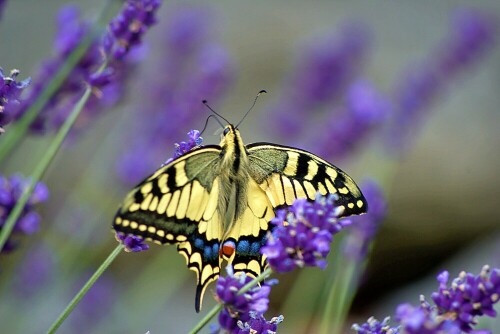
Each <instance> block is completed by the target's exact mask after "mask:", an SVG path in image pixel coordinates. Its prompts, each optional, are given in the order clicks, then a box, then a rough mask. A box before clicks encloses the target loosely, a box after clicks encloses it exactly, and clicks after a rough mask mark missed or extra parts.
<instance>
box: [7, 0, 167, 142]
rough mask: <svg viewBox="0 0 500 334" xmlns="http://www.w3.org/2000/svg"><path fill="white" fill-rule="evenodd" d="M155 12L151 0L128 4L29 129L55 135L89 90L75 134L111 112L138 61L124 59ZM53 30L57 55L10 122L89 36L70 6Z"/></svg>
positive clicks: (47, 63) (84, 23)
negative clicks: (89, 88) (104, 66)
mask: <svg viewBox="0 0 500 334" xmlns="http://www.w3.org/2000/svg"><path fill="white" fill-rule="evenodd" d="M158 6H159V3H157V1H153V0H129V1H127V2H126V3H125V5H124V10H123V11H122V12H120V14H119V15H118V16H117V18H115V19H114V20H113V21H112V22H111V24H110V30H109V32H108V33H107V34H106V35H105V37H104V38H96V39H95V40H94V41H92V43H91V45H90V46H89V48H88V50H87V51H86V53H85V54H84V56H83V57H82V58H81V59H80V61H79V62H78V63H77V64H76V66H75V67H74V68H73V69H72V70H71V73H70V74H69V75H68V77H67V78H66V79H65V81H64V82H63V83H62V85H61V86H60V87H59V89H58V90H57V92H56V93H55V94H54V95H53V96H52V97H51V98H50V100H49V101H48V102H47V103H46V105H45V106H44V108H43V109H42V111H41V112H40V114H39V115H38V117H37V119H36V120H35V121H34V122H33V124H32V125H31V127H30V129H31V130H32V131H33V132H36V133H44V132H47V131H51V130H56V129H58V128H59V127H60V126H61V125H62V124H63V123H64V121H65V120H66V118H67V117H68V115H69V113H70V112H71V110H72V109H73V107H74V105H75V103H76V102H77V101H78V100H79V98H80V97H81V95H82V93H83V91H84V90H85V89H86V88H87V86H88V85H91V86H92V87H93V88H94V91H93V92H94V94H93V95H92V96H91V98H90V99H89V101H88V102H87V104H86V105H85V108H84V110H83V111H82V115H81V116H80V117H79V119H78V120H77V122H76V123H75V126H74V128H75V129H76V130H74V131H77V130H79V129H80V130H81V129H84V128H85V127H86V126H87V124H88V122H89V121H90V120H92V119H94V118H95V116H96V115H98V114H100V112H101V111H102V109H105V108H110V107H112V106H114V105H115V104H116V103H117V102H118V101H119V100H120V99H121V97H122V96H123V92H124V90H125V87H126V78H127V76H129V75H131V71H132V70H133V68H134V65H135V63H136V62H137V60H138V59H137V58H134V57H133V56H128V57H125V56H126V55H130V51H131V49H132V48H134V47H136V46H138V45H139V43H140V40H141V37H142V35H143V34H144V33H145V32H146V31H147V29H148V28H149V26H150V25H152V24H153V23H154V22H155V19H154V14H155V12H156V9H157V8H158ZM57 26H58V32H57V35H56V38H55V42H54V53H55V54H54V56H53V57H52V58H50V59H49V60H47V61H45V62H44V63H43V64H42V66H41V68H40V70H39V73H38V75H37V77H36V80H35V82H36V84H35V85H34V86H33V87H32V89H31V90H30V91H29V95H28V97H27V99H26V100H25V101H24V103H22V105H21V107H20V108H19V109H18V110H17V113H16V114H15V115H14V119H19V118H20V117H21V116H22V115H23V114H24V113H25V112H26V111H27V109H28V108H29V107H30V106H31V105H32V104H33V102H34V101H35V100H36V99H38V97H39V96H40V94H41V92H42V91H43V90H44V88H45V86H46V85H47V82H48V81H49V80H50V79H51V78H52V77H53V76H54V75H55V74H56V73H57V72H58V71H59V70H60V68H61V67H62V66H63V64H64V63H65V62H66V59H67V57H68V55H69V54H71V53H72V52H74V51H75V50H76V49H77V48H79V47H80V46H81V45H82V43H83V41H84V40H85V39H86V38H88V36H89V34H91V33H92V32H91V24H90V22H87V21H85V20H83V19H82V18H81V15H80V11H79V9H78V8H77V7H76V6H71V5H70V6H65V7H63V8H62V9H61V10H60V12H59V14H58V18H57ZM103 50H104V52H103ZM106 52H107V53H106ZM106 55H107V56H108V59H107V63H106V64H107V67H106V69H105V70H104V71H102V72H97V71H98V69H99V68H100V67H101V65H103V63H104V62H105V58H104V56H106Z"/></svg>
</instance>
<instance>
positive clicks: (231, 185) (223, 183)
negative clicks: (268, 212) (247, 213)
mask: <svg viewBox="0 0 500 334" xmlns="http://www.w3.org/2000/svg"><path fill="white" fill-rule="evenodd" d="M220 147H221V149H222V150H221V153H220V154H221V163H220V166H219V168H218V174H219V179H218V180H219V187H221V189H223V190H222V191H221V193H220V194H221V195H222V196H220V198H219V203H218V212H219V215H220V216H221V217H220V218H221V220H222V221H223V228H224V231H225V232H228V231H229V230H230V227H231V226H232V224H233V223H234V222H235V221H236V220H237V218H238V217H240V216H241V214H242V213H243V210H244V208H245V203H246V202H247V184H248V180H249V178H250V176H249V174H248V168H247V166H248V164H249V161H248V155H247V153H246V148H245V145H244V144H243V140H242V139H241V136H240V133H239V131H238V130H237V129H235V128H234V126H233V125H232V124H229V125H227V126H226V127H225V128H224V134H223V136H222V139H221V142H220Z"/></svg>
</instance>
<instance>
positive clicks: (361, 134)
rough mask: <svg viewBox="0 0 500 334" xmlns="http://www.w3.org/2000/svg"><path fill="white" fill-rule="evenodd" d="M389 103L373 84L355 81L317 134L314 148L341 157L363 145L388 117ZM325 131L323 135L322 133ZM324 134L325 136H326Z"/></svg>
mask: <svg viewBox="0 0 500 334" xmlns="http://www.w3.org/2000/svg"><path fill="white" fill-rule="evenodd" d="M391 109H392V107H391V103H390V102H389V100H388V98H387V97H386V96H384V95H383V94H382V93H380V92H379V91H378V90H377V89H376V88H375V86H374V85H373V84H372V83H370V82H368V81H366V80H358V81H356V82H354V83H353V84H351V85H350V86H349V87H348V89H347V92H346V96H345V101H344V105H343V106H342V107H340V108H339V110H337V111H334V112H333V113H332V115H331V116H330V117H329V121H328V122H327V124H326V126H325V127H324V130H323V131H319V132H318V133H319V134H320V136H319V137H318V138H317V139H315V140H313V142H314V143H317V144H316V145H318V143H319V147H317V148H316V151H318V152H320V153H321V156H326V157H335V158H336V159H341V158H344V157H345V156H347V155H348V154H351V153H353V151H354V150H356V149H357V148H358V147H359V146H361V145H363V144H366V142H367V141H368V139H369V136H370V135H371V134H372V133H373V132H374V130H376V129H377V128H378V127H379V126H380V125H381V124H383V122H384V121H385V120H386V119H387V118H388V116H389V114H390V112H391ZM325 134H326V136H325ZM325 137H326V138H325Z"/></svg>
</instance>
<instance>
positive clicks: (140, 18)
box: [103, 0, 161, 59]
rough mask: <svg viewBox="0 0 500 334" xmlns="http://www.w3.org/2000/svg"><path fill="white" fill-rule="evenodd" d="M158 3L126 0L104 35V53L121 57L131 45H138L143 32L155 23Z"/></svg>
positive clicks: (147, 0)
mask: <svg viewBox="0 0 500 334" xmlns="http://www.w3.org/2000/svg"><path fill="white" fill-rule="evenodd" d="M160 4H161V1H160V0H127V1H126V2H125V4H124V5H123V8H122V10H121V12H120V13H119V14H118V16H117V17H115V18H114V19H113V20H112V21H111V23H110V24H109V30H108V33H107V34H106V35H105V36H104V41H103V46H104V50H105V52H106V54H108V55H109V56H111V57H112V58H114V59H123V58H124V57H125V56H126V55H127V54H128V52H129V50H130V49H131V48H132V47H135V46H137V45H139V44H140V43H141V39H142V36H143V35H144V34H145V32H146V31H147V30H148V29H149V27H151V26H152V25H154V24H155V23H156V17H155V15H156V12H157V10H158V8H159V7H160Z"/></svg>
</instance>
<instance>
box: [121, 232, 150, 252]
mask: <svg viewBox="0 0 500 334" xmlns="http://www.w3.org/2000/svg"><path fill="white" fill-rule="evenodd" d="M115 236H116V240H118V241H119V242H121V243H122V244H123V245H124V246H125V251H126V252H134V253H137V252H142V251H145V250H148V249H149V245H148V244H146V243H144V239H142V238H141V237H137V236H135V235H125V234H123V233H116V235H115Z"/></svg>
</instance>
